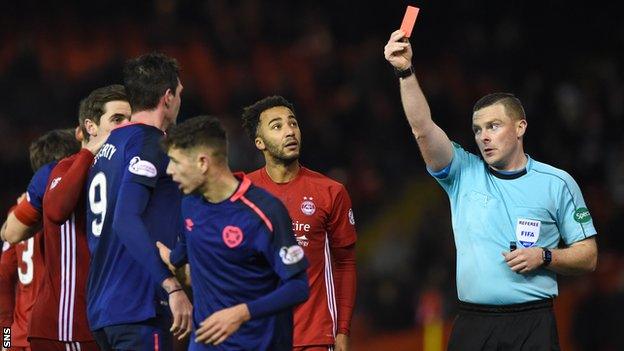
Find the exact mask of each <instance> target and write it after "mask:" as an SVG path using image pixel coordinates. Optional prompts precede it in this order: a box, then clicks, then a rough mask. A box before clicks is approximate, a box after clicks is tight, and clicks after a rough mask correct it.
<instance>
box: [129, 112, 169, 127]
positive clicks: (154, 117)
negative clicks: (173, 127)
mask: <svg viewBox="0 0 624 351" xmlns="http://www.w3.org/2000/svg"><path fill="white" fill-rule="evenodd" d="M130 122H135V123H143V124H147V125H148V126H152V127H156V128H158V129H160V130H162V131H163V132H164V131H165V130H167V128H169V122H168V121H167V119H166V118H165V115H164V112H163V111H161V110H160V109H158V108H156V109H154V110H148V111H139V112H137V113H134V114H132V117H130Z"/></svg>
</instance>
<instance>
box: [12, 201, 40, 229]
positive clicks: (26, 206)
mask: <svg viewBox="0 0 624 351" xmlns="http://www.w3.org/2000/svg"><path fill="white" fill-rule="evenodd" d="M13 214H14V215H15V218H17V220H18V221H20V222H22V224H24V225H25V226H27V227H32V226H34V225H35V224H37V223H39V221H40V220H41V212H40V211H39V210H37V209H36V208H35V207H34V206H33V205H31V204H30V202H28V200H22V201H20V203H19V204H17V206H15V208H14V209H13Z"/></svg>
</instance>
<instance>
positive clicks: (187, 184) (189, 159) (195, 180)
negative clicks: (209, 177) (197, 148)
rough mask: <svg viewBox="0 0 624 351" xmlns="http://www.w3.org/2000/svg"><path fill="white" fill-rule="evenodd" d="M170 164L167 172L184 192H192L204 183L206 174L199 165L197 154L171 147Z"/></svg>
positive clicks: (169, 153) (169, 152) (168, 153)
mask: <svg viewBox="0 0 624 351" xmlns="http://www.w3.org/2000/svg"><path fill="white" fill-rule="evenodd" d="M167 155H169V159H170V160H169V164H168V165H167V174H169V175H170V176H171V178H173V181H174V182H176V183H178V184H179V185H178V188H180V190H181V191H182V192H183V193H184V194H190V193H193V192H195V191H196V190H198V189H199V188H200V187H201V186H202V184H203V183H204V175H203V172H202V169H201V168H200V167H199V163H198V162H197V157H195V154H194V153H192V152H190V151H186V150H181V149H178V148H175V147H172V148H169V151H168V152H167Z"/></svg>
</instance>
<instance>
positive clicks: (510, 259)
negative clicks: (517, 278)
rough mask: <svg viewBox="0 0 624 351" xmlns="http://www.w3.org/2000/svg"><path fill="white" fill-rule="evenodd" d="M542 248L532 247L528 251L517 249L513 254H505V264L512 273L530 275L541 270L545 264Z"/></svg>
mask: <svg viewBox="0 0 624 351" xmlns="http://www.w3.org/2000/svg"><path fill="white" fill-rule="evenodd" d="M542 251H543V250H542V248H541V247H530V248H528V249H517V250H514V251H512V252H508V251H505V252H503V257H505V262H506V263H507V266H509V268H511V270H512V271H514V272H516V273H528V272H531V271H534V270H535V269H537V268H539V267H541V266H542V264H543V262H544V261H543V260H542Z"/></svg>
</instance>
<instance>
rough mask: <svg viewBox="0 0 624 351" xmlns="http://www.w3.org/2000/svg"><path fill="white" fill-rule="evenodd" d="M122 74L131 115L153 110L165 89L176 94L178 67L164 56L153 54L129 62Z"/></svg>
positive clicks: (176, 62) (174, 61)
mask: <svg viewBox="0 0 624 351" xmlns="http://www.w3.org/2000/svg"><path fill="white" fill-rule="evenodd" d="M123 72H124V86H125V87H126V93H127V94H128V102H129V103H130V108H132V112H133V113H136V112H140V111H146V110H153V109H155V108H156V106H158V101H159V100H160V98H161V97H162V96H163V95H164V94H165V92H166V91H167V89H171V91H172V92H173V94H174V95H175V94H176V88H177V87H178V76H179V73H180V66H179V65H178V61H176V60H175V59H174V58H171V57H169V56H167V55H165V54H161V53H157V52H153V53H149V54H145V55H142V56H139V57H137V58H134V59H132V60H129V61H127V62H126V64H125V66H124V69H123Z"/></svg>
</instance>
